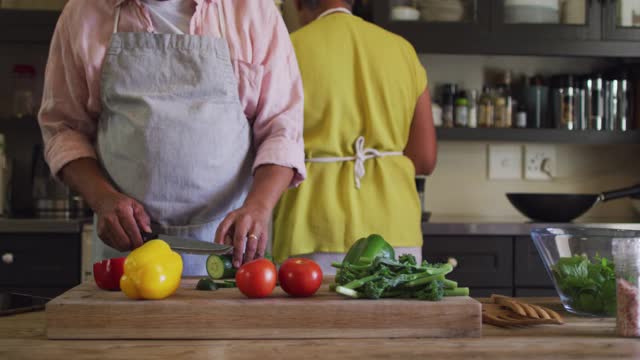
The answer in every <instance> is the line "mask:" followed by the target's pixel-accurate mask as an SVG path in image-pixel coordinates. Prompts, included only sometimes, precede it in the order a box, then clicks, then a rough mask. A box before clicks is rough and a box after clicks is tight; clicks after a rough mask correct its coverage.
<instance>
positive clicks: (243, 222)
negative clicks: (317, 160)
mask: <svg viewBox="0 0 640 360" xmlns="http://www.w3.org/2000/svg"><path fill="white" fill-rule="evenodd" d="M293 175H294V172H293V170H292V169H290V168H287V167H282V166H278V165H263V166H260V167H259V168H258V169H256V172H255V175H254V179H253V185H252V186H251V191H250V192H249V195H248V196H247V199H246V200H245V202H244V205H243V206H242V207H241V208H240V209H238V210H235V211H232V212H231V213H230V214H229V215H227V217H226V218H225V219H224V220H223V221H222V223H220V226H218V230H217V231H216V238H215V242H216V243H218V244H227V245H233V266H234V267H236V268H239V267H240V266H241V265H242V264H244V263H247V262H249V261H252V260H254V259H257V258H261V257H264V252H265V249H266V248H267V241H269V234H268V231H269V219H270V218H271V212H272V211H273V208H274V207H275V206H276V203H277V202H278V200H279V199H280V196H281V195H282V193H283V192H284V191H285V190H286V189H287V187H288V186H289V184H291V180H292V179H293Z"/></svg>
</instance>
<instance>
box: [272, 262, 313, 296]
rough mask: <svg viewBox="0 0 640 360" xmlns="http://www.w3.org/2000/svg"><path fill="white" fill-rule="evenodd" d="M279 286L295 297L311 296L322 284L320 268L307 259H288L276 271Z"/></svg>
mask: <svg viewBox="0 0 640 360" xmlns="http://www.w3.org/2000/svg"><path fill="white" fill-rule="evenodd" d="M278 278H279V279H280V286H281V287H282V290H284V291H285V292H286V293H287V294H289V295H291V296H295V297H306V296H311V295H313V294H315V293H316V291H318V289H319V288H320V285H322V269H321V268H320V266H319V265H318V264H317V263H316V262H314V261H313V260H309V259H289V260H287V261H285V262H284V263H283V264H282V265H281V266H280V271H279V272H278Z"/></svg>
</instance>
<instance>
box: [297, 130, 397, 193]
mask: <svg viewBox="0 0 640 360" xmlns="http://www.w3.org/2000/svg"><path fill="white" fill-rule="evenodd" d="M354 149H355V152H356V155H355V156H345V157H319V158H310V159H306V160H305V162H308V163H334V162H346V161H355V162H356V163H355V166H354V168H353V171H354V177H355V181H356V189H360V186H361V182H360V180H361V179H362V178H363V177H364V175H365V169H364V163H365V161H367V160H370V159H374V158H381V157H386V156H404V153H403V152H402V151H379V150H376V149H373V148H365V147H364V136H359V137H358V138H357V139H356V142H355V144H354Z"/></svg>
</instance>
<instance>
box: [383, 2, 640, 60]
mask: <svg viewBox="0 0 640 360" xmlns="http://www.w3.org/2000/svg"><path fill="white" fill-rule="evenodd" d="M508 1H509V0H454V1H453V2H452V3H461V4H463V5H464V8H465V10H464V16H462V17H459V18H455V19H447V16H449V13H448V12H447V11H450V9H449V10H443V9H434V11H433V13H435V14H438V11H442V14H444V15H442V16H444V20H441V21H437V16H435V17H436V20H429V19H428V18H429V17H433V16H426V15H425V14H428V11H421V12H420V17H419V18H418V19H416V20H408V19H405V20H402V19H400V20H399V19H398V18H397V15H394V12H393V9H394V5H392V4H394V3H395V2H394V0H383V1H372V2H371V4H372V5H371V6H372V7H373V8H372V13H373V21H374V22H375V23H376V24H378V25H380V26H382V27H384V28H386V29H388V30H390V31H392V32H394V33H397V34H399V35H400V36H402V37H404V38H406V39H407V40H409V41H410V42H411V43H412V44H413V45H414V47H415V48H416V49H417V51H418V52H421V53H449V54H506V55H561V56H562V55H564V56H574V55H575V56H598V57H639V56H640V20H639V19H638V18H639V17H640V9H638V11H637V13H635V12H633V9H627V8H626V7H631V6H637V5H635V3H634V2H632V1H629V0H568V1H565V2H563V5H562V6H560V5H558V8H555V9H553V12H554V16H555V17H554V18H546V17H544V16H543V15H538V14H537V13H535V10H531V8H532V7H533V6H526V5H527V4H526V3H524V4H523V3H522V2H518V4H519V5H520V7H519V8H515V9H514V7H513V6H508ZM532 3H533V2H532ZM522 5H524V6H522ZM431 6H436V5H431ZM531 11H534V12H531ZM531 14H533V15H531ZM621 14H626V15H625V16H619V15H621ZM405 15H406V14H405ZM630 42H631V43H630ZM632 42H635V43H632Z"/></svg>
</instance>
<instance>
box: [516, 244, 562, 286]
mask: <svg viewBox="0 0 640 360" xmlns="http://www.w3.org/2000/svg"><path fill="white" fill-rule="evenodd" d="M514 254H515V256H514V261H513V263H514V274H515V282H514V284H515V286H516V287H547V288H551V287H553V282H552V281H551V278H550V277H549V274H548V272H547V269H546V268H545V266H544V264H543V263H542V259H541V258H540V255H539V254H538V250H536V248H535V245H534V244H533V241H532V240H531V238H529V237H518V238H516V239H515V253H514Z"/></svg>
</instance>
